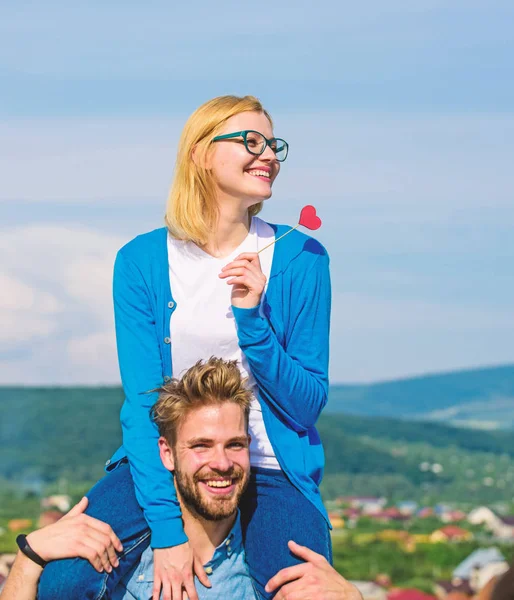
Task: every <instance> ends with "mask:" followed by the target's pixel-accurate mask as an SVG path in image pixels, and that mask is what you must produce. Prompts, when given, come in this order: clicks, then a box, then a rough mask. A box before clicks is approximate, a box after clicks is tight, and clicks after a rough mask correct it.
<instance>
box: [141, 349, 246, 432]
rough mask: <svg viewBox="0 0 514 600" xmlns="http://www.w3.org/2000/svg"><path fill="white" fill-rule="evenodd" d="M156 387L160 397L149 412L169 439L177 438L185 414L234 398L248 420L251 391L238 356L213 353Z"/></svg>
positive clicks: (233, 400) (233, 401)
mask: <svg viewBox="0 0 514 600" xmlns="http://www.w3.org/2000/svg"><path fill="white" fill-rule="evenodd" d="M157 391H158V392H159V398H158V400H157V402H156V403H155V404H154V406H153V407H152V410H151V413H150V414H151V418H152V419H153V421H154V422H155V423H156V425H157V427H158V429H159V435H162V436H164V437H165V438H166V439H167V440H168V441H169V442H172V443H174V442H175V439H176V433H177V430H178V427H179V425H180V423H181V422H182V421H183V420H184V418H185V417H186V415H187V414H188V413H189V412H190V411H191V410H193V409H195V408H198V407H200V406H206V405H209V404H221V403H223V402H232V403H234V404H237V405H238V406H240V407H241V408H242V410H243V411H244V416H245V421H246V423H247V424H248V417H249V414H250V402H251V399H252V394H251V392H250V390H249V389H248V388H247V387H246V379H243V378H242V377H241V372H240V371H239V368H238V366H237V361H235V360H223V359H222V358H215V357H214V356H211V358H209V360H207V361H205V362H203V361H201V360H199V361H198V362H197V363H196V364H195V365H193V366H192V367H191V368H190V369H188V370H187V371H186V372H185V373H184V375H183V376H182V377H181V378H180V379H172V380H171V381H170V383H167V384H165V385H163V386H162V387H161V388H159V389H158V390H157Z"/></svg>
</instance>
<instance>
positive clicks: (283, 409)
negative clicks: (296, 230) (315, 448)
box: [232, 253, 331, 431]
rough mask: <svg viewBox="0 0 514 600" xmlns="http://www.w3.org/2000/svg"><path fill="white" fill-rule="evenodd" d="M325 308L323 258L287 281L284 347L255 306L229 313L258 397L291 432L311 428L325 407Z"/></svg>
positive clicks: (326, 263) (327, 293) (326, 261)
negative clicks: (287, 297)
mask: <svg viewBox="0 0 514 600" xmlns="http://www.w3.org/2000/svg"><path fill="white" fill-rule="evenodd" d="M330 308H331V287H330V273H329V259H328V255H327V254H326V253H323V254H319V255H318V256H317V257H316V260H315V261H314V264H313V265H312V267H311V269H310V270H309V271H308V272H307V273H303V274H300V273H298V274H297V275H295V276H294V277H293V278H292V284H291V298H290V313H291V314H290V317H289V322H290V324H289V332H288V335H287V339H286V342H285V347H282V346H281V345H280V343H279V341H278V339H277V337H276V335H275V332H274V331H273V329H272V327H271V325H270V323H269V321H268V320H267V319H266V318H265V317H263V316H262V315H261V314H260V308H259V306H256V307H254V308H249V309H244V308H237V307H234V306H233V307H232V310H233V312H234V318H235V320H236V323H237V332H238V338H239V344H240V346H241V349H242V350H243V352H244V354H245V356H246V358H247V360H248V364H249V366H250V370H251V372H252V375H253V376H254V377H255V380H256V382H257V384H258V386H259V390H260V392H261V395H263V396H264V398H265V399H266V400H267V401H268V402H269V403H270V404H271V405H272V406H273V407H274V408H275V410H276V411H278V412H279V413H280V414H281V415H282V418H284V419H285V420H287V422H289V424H290V426H291V427H292V428H293V429H295V430H296V431H305V430H307V429H309V428H310V427H312V426H313V425H314V424H315V423H316V421H317V419H318V417H319V415H320V413H321V411H322V410H323V408H324V406H325V404H326V403H327V398H328V357H329V330H330Z"/></svg>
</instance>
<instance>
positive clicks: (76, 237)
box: [0, 225, 125, 383]
mask: <svg viewBox="0 0 514 600" xmlns="http://www.w3.org/2000/svg"><path fill="white" fill-rule="evenodd" d="M124 241H125V240H123V239H122V238H120V237H118V236H111V235H107V234H102V233H98V232H95V231H89V230H86V229H84V228H81V227H78V226H74V225H68V226H61V227H59V226H46V225H27V226H22V227H18V228H15V229H12V230H6V231H3V232H1V236H0V263H1V264H2V265H3V267H4V269H5V272H4V273H2V274H1V276H0V286H1V287H2V301H1V302H0V328H1V336H0V344H1V345H0V348H1V350H2V352H3V353H4V354H5V357H6V360H5V361H4V363H3V367H2V369H0V380H2V381H3V382H4V383H9V382H10V383H21V382H24V383H73V382H81V383H98V382H99V381H109V382H116V381H117V380H118V368H117V364H116V351H115V347H114V344H115V338H114V327H113V317H112V300H111V285H112V267H113V263H114V257H115V254H116V251H117V250H118V249H119V248H120V247H121V246H122V245H123V243H124Z"/></svg>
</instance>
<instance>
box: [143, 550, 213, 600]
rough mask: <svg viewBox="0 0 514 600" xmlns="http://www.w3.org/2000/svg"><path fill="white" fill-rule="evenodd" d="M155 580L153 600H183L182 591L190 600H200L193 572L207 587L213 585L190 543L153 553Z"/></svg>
mask: <svg viewBox="0 0 514 600" xmlns="http://www.w3.org/2000/svg"><path fill="white" fill-rule="evenodd" d="M153 560H154V579H153V595H152V600H159V599H160V598H161V588H162V600H182V589H184V590H185V592H186V594H187V596H188V598H189V600H198V594H197V593H196V588H195V582H194V577H193V570H194V572H195V574H196V576H197V577H198V579H199V580H200V582H201V583H203V585H204V586H205V587H211V583H210V581H209V578H208V577H207V574H206V573H205V571H204V568H203V565H202V563H201V562H200V561H199V560H198V559H197V558H196V557H195V555H194V553H193V550H192V548H191V546H190V545H189V542H185V543H184V544H180V545H179V546H173V547H172V548H155V549H154V551H153Z"/></svg>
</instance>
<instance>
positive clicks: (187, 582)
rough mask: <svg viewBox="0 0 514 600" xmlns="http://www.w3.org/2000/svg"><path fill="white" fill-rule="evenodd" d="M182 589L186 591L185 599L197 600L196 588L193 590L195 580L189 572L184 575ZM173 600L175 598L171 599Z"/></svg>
mask: <svg viewBox="0 0 514 600" xmlns="http://www.w3.org/2000/svg"><path fill="white" fill-rule="evenodd" d="M183 585H184V589H185V590H186V593H187V597H188V598H189V600H198V594H197V592H196V588H195V580H194V578H193V574H192V573H191V572H189V573H187V574H184V584H183ZM178 598H181V596H178ZM173 600H175V597H173Z"/></svg>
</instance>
